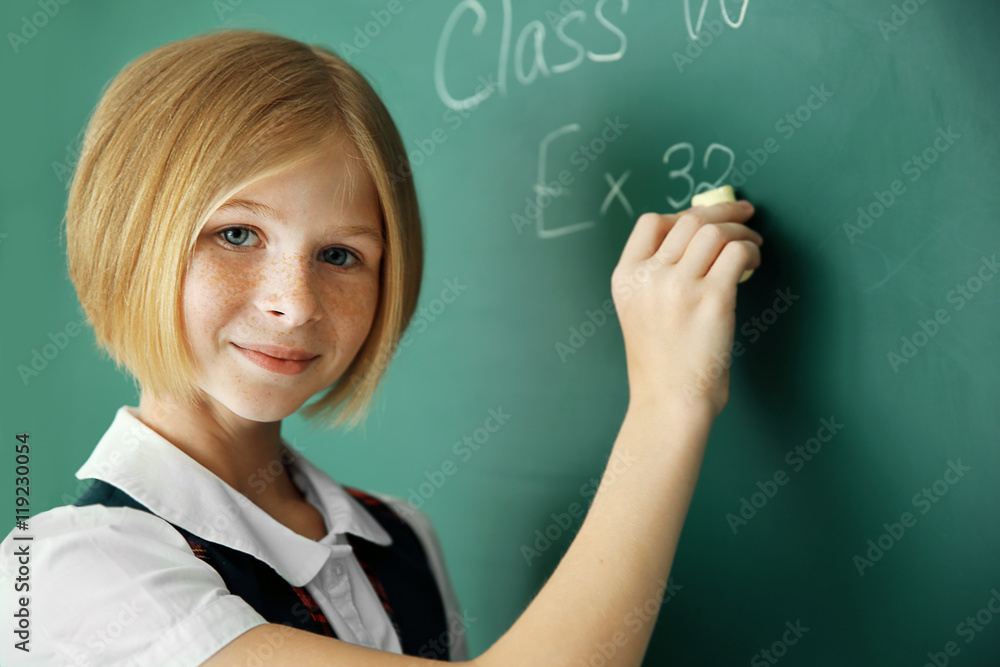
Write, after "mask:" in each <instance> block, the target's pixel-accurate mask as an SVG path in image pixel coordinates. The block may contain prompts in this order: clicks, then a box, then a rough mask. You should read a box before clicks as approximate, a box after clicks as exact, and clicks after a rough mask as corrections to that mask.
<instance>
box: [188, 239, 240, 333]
mask: <svg viewBox="0 0 1000 667" xmlns="http://www.w3.org/2000/svg"><path fill="white" fill-rule="evenodd" d="M246 284H247V283H246V280H245V278H244V277H243V276H241V275H239V272H238V271H236V270H234V267H226V266H223V265H222V264H221V263H219V262H217V261H213V260H212V259H211V258H207V257H204V256H202V257H198V256H197V255H196V256H195V258H193V259H192V261H191V264H190V265H189V267H188V272H187V275H186V276H185V278H184V286H183V290H184V291H183V295H184V297H183V310H184V326H185V333H186V334H187V335H188V337H189V338H192V339H195V340H205V339H206V338H211V337H213V336H214V335H215V333H216V331H217V330H218V329H219V327H220V326H221V324H222V322H223V321H224V320H225V316H226V314H227V313H229V312H230V311H231V310H232V308H234V307H236V306H237V305H238V300H239V298H240V296H239V295H240V289H239V285H243V286H244V288H245V286H246Z"/></svg>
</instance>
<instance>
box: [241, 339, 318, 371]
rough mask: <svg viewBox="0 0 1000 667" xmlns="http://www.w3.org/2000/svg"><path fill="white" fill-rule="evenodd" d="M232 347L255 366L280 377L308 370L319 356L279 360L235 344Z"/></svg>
mask: <svg viewBox="0 0 1000 667" xmlns="http://www.w3.org/2000/svg"><path fill="white" fill-rule="evenodd" d="M233 347H235V348H236V349H237V350H239V351H240V352H241V353H242V354H243V356H244V357H246V358H247V359H249V360H250V361H251V362H253V363H254V364H256V365H257V366H260V367H261V368H263V369H264V370H267V371H271V372H272V373H279V374H281V375H298V374H299V373H301V372H302V371H304V370H306V369H307V368H309V366H310V365H311V364H312V363H313V362H314V361H316V359H318V358H319V355H316V356H314V357H310V358H308V359H301V360H299V359H281V358H278V357H272V356H271V355H269V354H265V353H263V352H259V351H257V350H249V349H247V348H245V347H240V346H239V345H237V344H236V343H233Z"/></svg>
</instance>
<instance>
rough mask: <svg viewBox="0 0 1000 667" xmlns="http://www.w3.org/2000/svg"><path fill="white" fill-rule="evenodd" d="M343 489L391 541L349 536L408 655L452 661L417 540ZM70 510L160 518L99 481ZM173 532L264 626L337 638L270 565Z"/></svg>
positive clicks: (391, 516)
mask: <svg viewBox="0 0 1000 667" xmlns="http://www.w3.org/2000/svg"><path fill="white" fill-rule="evenodd" d="M344 489H345V490H346V491H347V492H348V493H350V494H351V496H352V497H354V498H355V499H357V500H358V501H359V502H360V503H361V504H362V506H363V507H364V508H365V510H367V511H368V513H369V514H371V515H372V516H373V517H374V518H375V520H376V521H377V522H378V523H379V524H380V525H381V526H382V527H383V528H384V529H385V530H386V532H387V533H389V535H390V536H391V537H392V544H391V545H389V546H385V547H384V546H382V545H379V544H375V543H373V542H369V541H368V540H366V539H364V538H362V537H358V536H356V535H353V534H351V533H346V537H347V540H348V542H349V543H350V545H351V547H352V548H353V550H354V555H355V557H356V558H357V559H358V562H359V563H360V564H361V568H362V570H363V571H364V573H365V575H366V576H367V577H368V580H369V582H371V584H372V588H374V589H375V592H376V594H377V595H378V597H379V600H380V601H381V602H382V606H383V608H384V609H385V610H386V614H387V615H388V616H389V619H390V620H391V621H392V625H393V628H394V629H395V630H396V634H397V636H398V637H399V643H400V647H401V648H402V651H403V654H404V655H413V656H417V655H419V656H420V657H423V658H430V659H436V660H444V661H447V660H448V658H449V656H448V648H447V646H442V645H441V637H444V636H446V634H447V622H446V618H445V611H444V601H443V600H442V598H441V593H440V589H439V588H438V585H437V580H436V578H435V577H434V573H433V571H432V570H431V569H430V564H429V562H428V560H427V555H426V554H425V553H424V549H423V546H422V545H421V543H420V540H419V538H418V537H417V535H416V533H414V532H413V529H411V528H410V527H409V525H408V524H407V523H406V522H405V521H403V519H402V518H401V517H400V516H399V515H398V514H397V513H396V512H394V511H393V510H392V508H391V507H389V506H388V505H386V504H385V503H383V502H382V501H380V500H378V499H377V498H375V497H373V496H371V495H369V494H366V493H364V492H363V491H360V490H358V489H354V488H351V487H346V486H345V487H344ZM73 504H74V505H76V506H78V507H81V506H85V505H94V504H97V505H104V506H107V507H131V508H133V509H137V510H141V511H144V512H149V513H150V514H155V513H154V512H152V511H151V510H150V509H149V508H147V507H145V506H144V505H142V504H141V503H139V502H138V501H137V500H135V499H134V498H132V497H131V496H129V495H128V494H127V493H125V492H124V491H122V490H121V489H119V488H117V487H115V486H113V485H111V484H108V483H107V482H104V481H102V480H98V479H95V480H94V481H93V484H92V485H91V486H90V488H88V489H87V490H86V491H85V492H84V493H83V494H82V495H81V496H80V498H78V499H77V500H76V501H75V502H74V503H73ZM161 518H162V517H161ZM168 523H169V522H168ZM170 525H171V526H173V528H174V529H175V530H177V532H179V533H180V534H181V535H182V536H183V537H184V539H185V540H186V541H187V543H188V545H189V546H190V547H191V551H192V553H194V555H195V556H197V557H198V558H200V559H202V560H203V561H205V562H206V563H208V564H209V565H211V566H212V567H213V568H214V569H215V570H216V571H217V572H218V573H219V575H220V576H221V577H222V580H223V582H225V584H226V588H227V589H228V590H229V592H230V593H232V594H234V595H238V596H240V597H242V598H243V599H244V600H245V601H246V602H247V604H249V605H250V606H251V607H252V608H253V609H254V610H255V611H256V612H257V613H258V614H260V615H261V616H262V617H264V619H265V620H266V621H267V622H269V623H280V624H282V625H287V626H289V627H293V628H298V629H300V630H305V631H307V632H313V633H315V634H319V635H325V636H327V637H336V633H335V632H334V631H333V628H332V627H331V625H330V623H329V622H328V620H327V619H326V617H325V616H324V614H323V612H322V611H321V610H320V608H319V605H317V604H316V601H315V599H314V598H313V597H312V595H310V594H309V592H308V591H307V590H306V589H305V588H302V587H297V586H292V585H291V584H289V583H288V582H287V581H285V580H284V579H283V578H282V577H281V576H280V575H279V574H278V573H277V572H275V570H274V569H273V568H272V567H271V566H270V565H268V564H267V563H264V562H263V561H260V560H258V559H257V558H255V557H253V556H251V555H250V554H247V553H243V552H242V551H237V550H236V549H231V548H229V547H227V546H224V545H222V544H216V543H215V542H210V541H208V540H205V539H203V538H200V537H198V536H196V535H194V534H192V533H191V532H189V531H187V530H185V529H183V528H181V527H180V526H177V525H175V524H170Z"/></svg>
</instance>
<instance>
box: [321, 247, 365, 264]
mask: <svg viewBox="0 0 1000 667" xmlns="http://www.w3.org/2000/svg"><path fill="white" fill-rule="evenodd" d="M328 250H329V252H331V253H337V252H339V253H343V254H346V255H348V256H349V257H350V258H351V259H353V260H354V261H352V262H351V263H350V264H346V265H345V264H337V263H334V264H333V265H334V266H340V267H344V268H348V267H351V266H354V265H355V264H357V263H358V256H357V255H355V254H354V253H353V252H351V251H350V250H348V249H347V248H329V249H328ZM328 257H329V255H328ZM345 261H346V259H345Z"/></svg>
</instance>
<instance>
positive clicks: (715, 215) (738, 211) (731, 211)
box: [697, 200, 754, 223]
mask: <svg viewBox="0 0 1000 667" xmlns="http://www.w3.org/2000/svg"><path fill="white" fill-rule="evenodd" d="M697 213H698V215H699V216H700V217H701V218H702V219H703V220H704V221H705V222H715V223H718V222H739V223H746V221H747V220H749V219H750V218H751V217H753V214H754V207H753V204H751V203H750V202H748V201H745V200H744V201H733V202H719V203H718V204H712V205H711V206H705V207H702V208H698V209H697Z"/></svg>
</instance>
